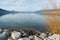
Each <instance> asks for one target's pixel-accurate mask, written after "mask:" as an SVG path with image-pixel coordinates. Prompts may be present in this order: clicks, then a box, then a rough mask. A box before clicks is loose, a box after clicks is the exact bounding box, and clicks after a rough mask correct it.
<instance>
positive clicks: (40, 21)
mask: <svg viewBox="0 0 60 40" xmlns="http://www.w3.org/2000/svg"><path fill="white" fill-rule="evenodd" d="M0 27H1V28H22V27H23V28H28V29H29V28H31V27H35V28H37V29H39V30H41V31H42V30H43V29H46V21H45V16H44V15H40V14H37V13H16V14H7V15H3V16H1V17H0Z"/></svg>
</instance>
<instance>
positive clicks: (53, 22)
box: [44, 0, 60, 34]
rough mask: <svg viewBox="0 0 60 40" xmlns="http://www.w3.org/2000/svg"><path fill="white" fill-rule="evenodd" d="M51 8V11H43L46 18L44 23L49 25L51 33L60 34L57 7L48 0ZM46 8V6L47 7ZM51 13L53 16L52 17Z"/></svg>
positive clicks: (59, 18) (59, 15)
mask: <svg viewBox="0 0 60 40" xmlns="http://www.w3.org/2000/svg"><path fill="white" fill-rule="evenodd" d="M49 2H50V3H51V4H52V6H53V11H52V12H51V11H49V10H47V11H45V12H44V13H45V14H46V15H47V16H48V17H46V21H47V23H48V25H49V28H50V31H51V33H54V34H60V12H59V11H58V10H56V9H57V5H56V3H55V2H54V1H53V0H49ZM47 7H48V6H47ZM52 13H53V15H52Z"/></svg>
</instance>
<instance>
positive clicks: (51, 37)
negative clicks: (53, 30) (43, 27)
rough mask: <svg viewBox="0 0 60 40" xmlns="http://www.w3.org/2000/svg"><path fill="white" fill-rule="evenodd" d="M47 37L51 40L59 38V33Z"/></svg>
mask: <svg viewBox="0 0 60 40" xmlns="http://www.w3.org/2000/svg"><path fill="white" fill-rule="evenodd" d="M48 38H49V39H51V40H60V35H58V34H53V35H52V36H49V37H48Z"/></svg>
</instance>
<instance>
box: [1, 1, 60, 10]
mask: <svg viewBox="0 0 60 40" xmlns="http://www.w3.org/2000/svg"><path fill="white" fill-rule="evenodd" d="M57 2H59V1H57ZM57 2H56V3H57ZM46 3H47V4H48V5H49V6H50V4H49V2H48V0H0V8H3V9H6V10H16V11H35V10H41V9H43V5H45V4H46ZM51 8H52V7H51Z"/></svg>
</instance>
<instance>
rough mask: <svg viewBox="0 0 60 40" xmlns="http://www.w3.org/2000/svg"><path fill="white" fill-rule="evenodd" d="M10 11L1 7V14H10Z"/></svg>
mask: <svg viewBox="0 0 60 40" xmlns="http://www.w3.org/2000/svg"><path fill="white" fill-rule="evenodd" d="M9 13H10V12H9V11H7V10H4V9H1V8H0V16H2V15H5V14H9Z"/></svg>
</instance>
